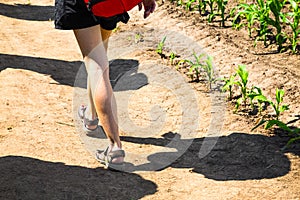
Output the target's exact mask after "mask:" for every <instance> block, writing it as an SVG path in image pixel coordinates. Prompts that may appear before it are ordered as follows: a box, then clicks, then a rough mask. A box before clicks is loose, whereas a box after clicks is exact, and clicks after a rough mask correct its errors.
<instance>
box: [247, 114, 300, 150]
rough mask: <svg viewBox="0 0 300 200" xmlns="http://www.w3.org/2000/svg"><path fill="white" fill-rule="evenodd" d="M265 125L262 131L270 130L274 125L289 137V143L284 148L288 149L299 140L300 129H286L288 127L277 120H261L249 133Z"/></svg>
mask: <svg viewBox="0 0 300 200" xmlns="http://www.w3.org/2000/svg"><path fill="white" fill-rule="evenodd" d="M263 124H265V126H264V129H266V130H267V129H270V128H272V127H273V126H274V125H276V126H278V127H279V128H281V129H282V130H284V131H287V132H288V135H289V136H290V137H291V138H290V139H289V141H288V142H287V144H286V145H285V147H284V148H287V147H289V146H290V145H291V144H292V143H294V142H296V141H297V140H300V128H297V127H295V128H290V127H288V125H287V124H286V123H284V122H282V121H279V120H274V119H272V120H265V119H263V120H261V121H260V122H259V123H258V124H257V125H256V126H255V127H253V128H252V130H251V131H254V130H255V129H257V128H258V127H259V126H261V125H263Z"/></svg>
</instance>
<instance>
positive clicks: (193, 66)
mask: <svg viewBox="0 0 300 200" xmlns="http://www.w3.org/2000/svg"><path fill="white" fill-rule="evenodd" d="M193 56H194V58H195V62H193V61H191V60H187V59H185V60H181V61H180V62H179V63H178V64H180V63H188V64H189V65H190V69H189V73H190V74H191V75H192V79H193V74H195V76H196V81H199V80H200V72H201V69H202V68H203V63H202V60H201V59H202V58H203V57H204V54H200V55H199V56H197V55H196V53H195V52H194V53H193Z"/></svg>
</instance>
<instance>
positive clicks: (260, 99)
mask: <svg viewBox="0 0 300 200" xmlns="http://www.w3.org/2000/svg"><path fill="white" fill-rule="evenodd" d="M254 100H257V101H260V102H269V100H268V99H267V97H266V96H264V95H262V94H260V95H257V96H255V97H254Z"/></svg>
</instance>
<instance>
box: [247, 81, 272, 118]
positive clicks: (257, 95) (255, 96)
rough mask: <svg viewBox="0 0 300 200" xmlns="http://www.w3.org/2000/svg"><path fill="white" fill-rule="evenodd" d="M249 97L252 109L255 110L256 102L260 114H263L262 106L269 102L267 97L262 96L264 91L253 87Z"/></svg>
mask: <svg viewBox="0 0 300 200" xmlns="http://www.w3.org/2000/svg"><path fill="white" fill-rule="evenodd" d="M248 97H249V99H250V103H251V107H252V108H254V104H253V101H255V100H256V101H257V103H258V112H259V114H261V112H262V109H263V107H262V104H263V103H266V102H268V99H267V97H266V96H264V95H263V94H262V90H261V89H260V88H259V87H257V86H253V87H252V88H251V90H250V92H249V93H248Z"/></svg>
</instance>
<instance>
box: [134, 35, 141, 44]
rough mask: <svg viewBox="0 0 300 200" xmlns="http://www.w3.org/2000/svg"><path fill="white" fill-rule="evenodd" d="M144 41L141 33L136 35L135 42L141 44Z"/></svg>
mask: <svg viewBox="0 0 300 200" xmlns="http://www.w3.org/2000/svg"><path fill="white" fill-rule="evenodd" d="M141 40H142V35H141V34H140V33H136V34H135V37H134V42H135V43H139V42H140V41H141Z"/></svg>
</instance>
